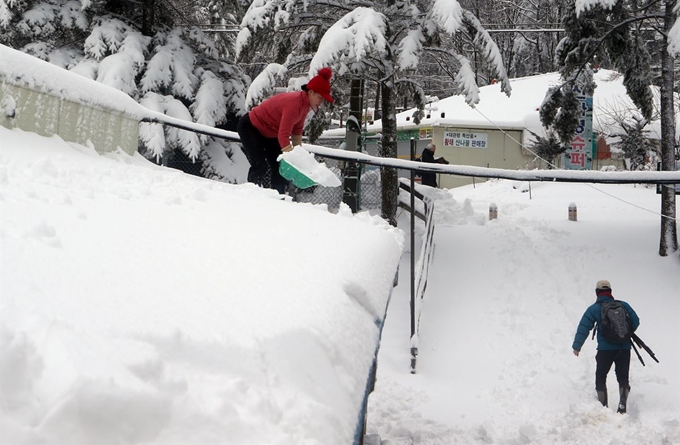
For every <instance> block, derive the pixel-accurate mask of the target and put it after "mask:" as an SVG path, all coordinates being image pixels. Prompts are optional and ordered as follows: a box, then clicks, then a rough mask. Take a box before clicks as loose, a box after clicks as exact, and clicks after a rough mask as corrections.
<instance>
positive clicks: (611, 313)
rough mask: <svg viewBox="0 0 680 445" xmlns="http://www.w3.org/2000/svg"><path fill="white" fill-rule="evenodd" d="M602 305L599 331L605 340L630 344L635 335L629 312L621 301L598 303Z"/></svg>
mask: <svg viewBox="0 0 680 445" xmlns="http://www.w3.org/2000/svg"><path fill="white" fill-rule="evenodd" d="M598 304H600V305H602V313H601V315H602V317H601V320H600V322H599V323H598V327H597V328H598V329H599V330H600V332H602V335H603V336H604V339H605V340H607V341H608V342H611V343H619V344H623V343H628V342H630V338H631V336H632V335H633V329H632V328H631V326H630V317H629V316H628V311H627V310H626V308H625V307H623V305H622V304H621V302H620V301H619V300H608V301H605V302H598ZM593 334H594V333H593Z"/></svg>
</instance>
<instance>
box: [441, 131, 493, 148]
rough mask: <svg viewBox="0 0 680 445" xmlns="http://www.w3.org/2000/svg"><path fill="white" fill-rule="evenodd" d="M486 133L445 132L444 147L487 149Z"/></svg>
mask: <svg viewBox="0 0 680 445" xmlns="http://www.w3.org/2000/svg"><path fill="white" fill-rule="evenodd" d="M486 137H487V134H486V133H469V132H466V131H445V132H444V147H465V148H487V141H486Z"/></svg>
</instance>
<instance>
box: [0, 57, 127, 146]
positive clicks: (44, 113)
mask: <svg viewBox="0 0 680 445" xmlns="http://www.w3.org/2000/svg"><path fill="white" fill-rule="evenodd" d="M0 60H2V63H1V64H0V125H2V126H3V127H7V128H20V129H22V130H24V131H30V132H34V133H37V134H40V135H42V136H52V135H58V136H60V137H61V138H62V139H64V140H65V141H68V142H75V143H78V144H82V145H88V146H93V147H95V148H96V149H97V150H98V151H100V152H110V151H115V150H117V149H122V150H123V151H125V152H127V153H129V154H132V153H134V152H136V151H137V146H138V141H139V119H138V118H137V116H136V115H135V113H133V112H132V111H133V110H135V109H136V108H137V107H138V104H137V103H136V102H135V101H134V100H133V99H132V98H131V97H130V96H128V95H127V94H125V93H123V92H121V91H117V90H114V89H113V88H110V87H107V86H105V85H103V84H101V83H99V82H95V81H93V80H91V79H86V78H84V77H82V76H80V75H77V74H74V73H71V72H69V71H66V70H64V69H62V68H59V67H57V66H55V65H52V64H50V63H47V62H44V61H42V60H39V59H36V58H35V57H32V56H29V55H28V54H24V53H21V52H19V51H16V50H13V49H11V48H8V47H6V46H2V45H0Z"/></svg>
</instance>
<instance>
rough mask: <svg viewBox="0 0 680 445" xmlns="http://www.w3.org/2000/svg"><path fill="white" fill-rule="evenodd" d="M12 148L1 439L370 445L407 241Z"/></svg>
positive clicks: (164, 176)
mask: <svg viewBox="0 0 680 445" xmlns="http://www.w3.org/2000/svg"><path fill="white" fill-rule="evenodd" d="M0 140H1V141H2V143H1V147H0V208H1V214H2V224H1V226H0V243H1V245H2V249H1V253H0V266H1V274H0V275H1V276H2V280H1V284H0V286H1V287H0V357H1V359H0V436H1V440H0V442H2V443H3V444H7V445H19V444H59V445H62V444H69V445H78V444H83V445H92V444H97V445H107V444H112V445H113V444H126V445H132V444H142V443H143V444H162V445H170V444H182V445H186V444H201V445H208V444H246V443H252V444H277V443H279V444H292V443H299V444H302V443H305V444H338V445H340V444H343V445H344V444H347V443H351V441H352V438H353V436H354V433H355V428H356V426H357V423H358V420H359V409H360V408H361V402H362V399H363V397H364V390H365V386H366V379H367V378H368V374H369V369H370V366H371V363H372V358H373V355H374V352H375V347H376V343H377V339H378V334H379V332H378V327H377V323H376V322H377V321H379V320H381V319H382V317H383V315H384V311H385V307H386V304H387V300H388V297H389V295H390V292H391V289H392V283H393V279H394V273H395V271H396V267H397V265H398V261H399V257H400V254H401V247H400V245H401V243H402V238H403V233H402V232H400V231H399V230H397V229H394V228H392V227H390V226H389V225H387V224H386V223H384V222H383V221H382V220H381V219H380V218H377V217H371V216H370V215H368V214H361V215H352V214H351V212H349V210H348V209H347V208H346V207H345V208H344V209H342V211H341V213H340V214H338V215H333V214H330V213H329V212H327V210H326V209H325V207H324V206H312V205H307V204H296V203H293V202H290V201H289V200H282V199H281V197H280V196H279V195H278V194H277V193H276V192H275V191H273V190H263V189H259V188H257V187H255V186H253V185H252V184H246V185H240V186H235V185H229V184H224V183H219V182H214V181H209V180H205V179H201V178H196V177H191V176H187V175H185V174H183V173H180V172H178V171H174V170H170V169H165V168H161V167H158V166H155V165H153V164H151V163H149V162H148V161H146V160H144V159H143V158H141V157H140V156H138V155H135V156H133V157H130V156H127V155H125V154H122V153H118V154H114V155H109V156H99V155H97V154H96V153H95V152H94V151H93V150H92V149H89V148H86V147H83V146H78V145H74V144H66V143H64V142H63V141H62V140H61V139H59V138H58V137H53V138H43V137H40V136H37V135H35V134H32V133H24V132H22V131H20V130H12V131H10V130H7V129H4V128H2V127H0Z"/></svg>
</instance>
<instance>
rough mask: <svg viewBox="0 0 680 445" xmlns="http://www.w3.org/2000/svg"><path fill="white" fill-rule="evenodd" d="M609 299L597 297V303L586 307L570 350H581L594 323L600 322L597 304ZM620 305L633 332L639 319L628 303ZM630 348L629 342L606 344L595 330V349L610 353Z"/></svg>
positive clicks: (599, 307)
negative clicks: (628, 318) (628, 319)
mask: <svg viewBox="0 0 680 445" xmlns="http://www.w3.org/2000/svg"><path fill="white" fill-rule="evenodd" d="M610 298H612V297H609V296H600V297H597V302H595V303H593V304H592V305H590V306H589V307H588V309H586V312H585V313H584V314H583V317H581V321H580V322H579V324H578V329H576V335H575V336H574V343H573V344H572V345H571V348H572V349H574V350H575V351H580V350H581V347H582V346H583V343H585V341H586V339H587V338H588V336H589V334H590V330H591V329H593V327H595V323H598V324H599V323H600V320H601V319H602V305H600V304H598V302H601V301H607V300H608V299H610ZM619 301H621V300H619ZM621 305H622V306H623V307H624V308H625V309H626V311H627V312H628V316H629V317H630V325H631V327H632V328H633V331H635V330H636V329H637V328H638V326H640V318H639V317H638V316H637V314H636V313H635V311H634V310H633V308H632V307H630V305H629V304H628V303H626V302H625V301H621ZM630 346H631V344H630V342H628V343H623V344H618V343H611V342H608V341H607V340H605V339H604V336H603V335H602V332H600V330H599V329H598V330H597V349H599V350H606V351H611V350H616V349H630Z"/></svg>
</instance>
